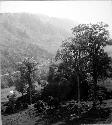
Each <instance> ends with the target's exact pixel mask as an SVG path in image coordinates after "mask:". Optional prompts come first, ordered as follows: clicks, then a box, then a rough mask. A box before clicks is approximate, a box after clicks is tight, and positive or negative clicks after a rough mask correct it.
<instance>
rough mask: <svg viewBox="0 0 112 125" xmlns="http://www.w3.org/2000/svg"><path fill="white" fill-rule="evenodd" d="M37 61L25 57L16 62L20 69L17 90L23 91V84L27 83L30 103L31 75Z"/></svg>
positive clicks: (32, 80)
mask: <svg viewBox="0 0 112 125" xmlns="http://www.w3.org/2000/svg"><path fill="white" fill-rule="evenodd" d="M36 65H37V62H36V61H35V60H34V59H33V58H26V59H24V60H23V61H22V62H21V63H19V64H18V69H19V71H20V74H21V75H20V81H19V83H20V84H19V83H18V85H19V87H17V88H18V89H19V91H21V92H24V90H25V86H26V85H28V89H27V93H28V94H29V96H30V104H31V103H32V91H33V82H34V79H33V76H34V72H35V70H36V69H37V68H36Z"/></svg>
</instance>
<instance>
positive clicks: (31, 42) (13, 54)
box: [0, 13, 74, 74]
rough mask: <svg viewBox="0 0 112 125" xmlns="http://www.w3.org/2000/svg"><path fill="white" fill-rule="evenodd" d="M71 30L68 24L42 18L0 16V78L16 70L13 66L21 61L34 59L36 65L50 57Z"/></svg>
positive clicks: (13, 15) (69, 22) (70, 22)
mask: <svg viewBox="0 0 112 125" xmlns="http://www.w3.org/2000/svg"><path fill="white" fill-rule="evenodd" d="M73 26H74V23H73V22H72V21H70V20H66V19H58V18H51V17H47V16H44V15H32V14H26V13H23V14H19V13H18V14H17V13H13V14H11V13H5V14H0V51H1V71H2V74H5V73H7V72H12V71H14V70H16V67H15V63H16V62H18V61H21V60H22V58H23V57H26V56H30V57H32V56H33V57H34V58H35V59H36V60H38V61H41V60H46V59H50V58H51V57H53V55H54V54H55V52H56V51H57V49H58V47H59V46H60V44H61V42H62V40H64V39H66V38H67V37H68V36H70V33H71V31H70V29H71V28H72V27H73Z"/></svg>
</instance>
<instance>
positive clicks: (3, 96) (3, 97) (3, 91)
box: [1, 87, 21, 103]
mask: <svg viewBox="0 0 112 125" xmlns="http://www.w3.org/2000/svg"><path fill="white" fill-rule="evenodd" d="M11 90H15V87H10V88H5V89H1V103H4V102H7V101H8V98H7V96H8V95H9V94H10V91H11ZM15 92H16V95H17V97H19V96H21V94H20V93H18V92H17V91H15Z"/></svg>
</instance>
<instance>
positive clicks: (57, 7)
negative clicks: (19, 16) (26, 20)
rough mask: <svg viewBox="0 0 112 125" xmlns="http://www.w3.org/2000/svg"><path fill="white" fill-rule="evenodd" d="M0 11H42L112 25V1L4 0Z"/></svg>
mask: <svg viewBox="0 0 112 125" xmlns="http://www.w3.org/2000/svg"><path fill="white" fill-rule="evenodd" d="M0 12H2V13H4V12H28V13H40V14H45V15H48V16H51V17H52V16H53V17H61V18H68V19H72V20H75V21H77V22H79V23H90V22H91V23H95V22H99V21H103V22H105V23H108V24H109V25H110V26H111V27H112V1H2V2H0Z"/></svg>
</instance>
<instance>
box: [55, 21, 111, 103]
mask: <svg viewBox="0 0 112 125" xmlns="http://www.w3.org/2000/svg"><path fill="white" fill-rule="evenodd" d="M107 27H108V25H107V24H104V23H102V22H101V23H97V24H80V25H78V26H76V27H74V28H73V29H72V30H73V37H72V38H69V39H68V40H66V41H64V42H63V44H62V49H61V50H60V52H59V51H58V54H57V56H56V59H61V60H63V62H66V63H67V64H68V65H69V67H70V66H71V68H72V69H73V70H74V72H76V74H77V76H78V80H79V81H78V80H77V81H78V83H81V82H82V80H81V79H80V77H81V76H82V74H84V76H85V78H84V79H85V80H86V79H87V76H88V74H89V76H90V77H91V78H92V81H91V82H93V86H94V89H93V90H94V105H95V104H96V100H97V95H96V88H97V81H98V79H102V78H104V77H107V69H108V68H109V62H110V59H109V57H108V55H107V53H106V52H105V51H104V47H105V46H106V45H107V43H108V41H110V37H109V32H108V30H107ZM73 67H74V68H73ZM79 76H80V77H79ZM78 87H79V86H78ZM78 94H79V93H78Z"/></svg>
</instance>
